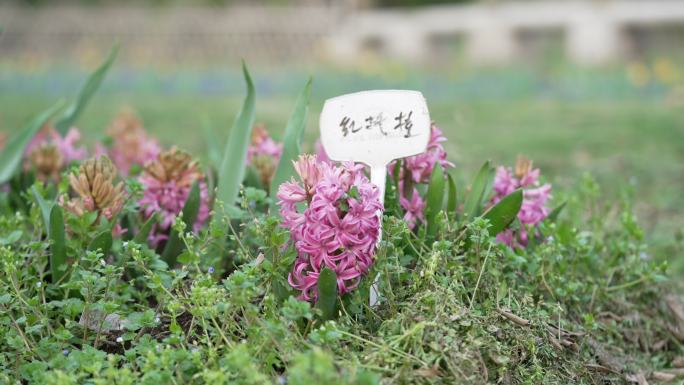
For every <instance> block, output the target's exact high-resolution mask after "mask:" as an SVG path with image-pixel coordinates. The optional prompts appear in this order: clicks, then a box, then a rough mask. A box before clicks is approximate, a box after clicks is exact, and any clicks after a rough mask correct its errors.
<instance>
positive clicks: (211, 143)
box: [202, 115, 223, 170]
mask: <svg viewBox="0 0 684 385" xmlns="http://www.w3.org/2000/svg"><path fill="white" fill-rule="evenodd" d="M211 126H212V125H211V120H210V119H209V118H208V117H207V116H206V115H205V116H203V117H202V128H203V129H204V141H205V143H206V144H207V157H208V158H209V163H210V164H211V166H212V167H213V168H214V170H218V169H219V167H221V161H222V160H223V155H222V154H221V145H220V144H219V141H218V140H216V134H214V131H213V129H212V127H211Z"/></svg>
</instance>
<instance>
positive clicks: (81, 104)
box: [55, 45, 119, 135]
mask: <svg viewBox="0 0 684 385" xmlns="http://www.w3.org/2000/svg"><path fill="white" fill-rule="evenodd" d="M118 52H119V46H118V45H115V46H114V47H112V50H111V51H109V56H107V60H105V61H104V63H102V64H101V65H100V67H98V68H97V69H96V70H95V72H93V73H92V74H91V75H90V76H89V77H88V80H87V81H86V83H85V84H84V85H83V88H81V91H80V92H79V93H78V97H77V98H76V100H75V101H74V102H73V103H72V104H71V105H70V106H69V107H68V108H67V109H66V110H65V111H64V113H63V114H62V117H60V118H59V119H58V120H57V122H55V128H56V129H57V132H59V133H60V134H62V135H64V134H66V132H67V131H68V130H69V128H71V127H72V126H73V125H74V123H76V120H77V119H78V117H79V116H80V115H81V113H82V112H83V110H84V109H85V107H86V106H87V105H88V102H89V101H90V99H91V98H92V97H93V95H94V94H95V91H97V89H98V88H99V87H100V84H102V80H104V77H105V75H106V74H107V71H109V67H111V66H112V63H113V62H114V59H115V58H116V55H117V53H118Z"/></svg>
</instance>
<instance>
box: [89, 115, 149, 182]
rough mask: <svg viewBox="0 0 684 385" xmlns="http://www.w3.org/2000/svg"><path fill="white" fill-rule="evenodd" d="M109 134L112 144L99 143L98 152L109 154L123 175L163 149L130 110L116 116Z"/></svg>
mask: <svg viewBox="0 0 684 385" xmlns="http://www.w3.org/2000/svg"><path fill="white" fill-rule="evenodd" d="M107 134H108V135H109V136H110V137H111V140H112V143H111V146H110V147H109V148H107V147H104V146H102V145H98V146H97V147H96V152H97V153H100V154H107V155H109V157H111V159H112V161H113V162H114V164H115V165H116V167H117V168H118V169H119V171H120V172H121V174H122V175H128V173H129V172H130V170H131V167H132V166H133V165H138V166H143V165H145V164H146V163H147V162H149V161H152V160H154V159H155V158H156V157H157V155H158V154H159V153H160V152H161V150H162V147H161V146H160V145H159V142H158V141H157V139H155V138H154V137H152V136H150V135H149V134H148V133H147V131H145V128H144V127H143V124H142V121H141V120H140V119H139V118H138V117H137V116H136V115H135V114H134V113H133V112H131V111H128V110H124V111H122V112H120V113H119V115H117V116H116V118H114V120H113V121H112V123H111V124H110V125H109V127H108V128H107Z"/></svg>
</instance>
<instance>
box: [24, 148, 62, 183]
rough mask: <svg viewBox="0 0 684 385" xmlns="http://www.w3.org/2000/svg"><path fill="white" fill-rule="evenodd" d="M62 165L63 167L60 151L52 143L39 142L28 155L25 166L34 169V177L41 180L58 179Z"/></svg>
mask: <svg viewBox="0 0 684 385" xmlns="http://www.w3.org/2000/svg"><path fill="white" fill-rule="evenodd" d="M62 167H64V157H63V156H62V152H61V151H59V148H57V146H56V145H54V144H52V143H43V144H40V145H39V146H37V147H36V148H35V149H33V151H31V153H30V154H29V156H28V164H27V168H29V169H32V170H35V172H36V178H38V180H40V181H43V182H46V181H48V180H53V181H55V182H56V181H58V180H59V172H60V171H61V170H62Z"/></svg>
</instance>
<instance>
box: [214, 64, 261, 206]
mask: <svg viewBox="0 0 684 385" xmlns="http://www.w3.org/2000/svg"><path fill="white" fill-rule="evenodd" d="M242 72H243V74H244V76H245V82H246V83H247V96H246V97H245V101H244V103H243V105H242V109H241V110H240V113H239V114H238V116H237V117H236V118H235V122H234V123H233V128H232V129H231V130H230V133H229V135H228V142H227V143H226V147H225V150H224V152H223V161H222V162H221V168H220V169H219V173H218V191H217V193H216V200H218V201H221V202H222V203H223V206H222V207H223V208H224V210H226V214H227V213H228V212H229V210H230V209H229V208H232V207H233V206H234V205H235V202H236V200H237V197H238V194H239V192H240V183H242V180H243V179H244V177H245V161H246V160H247V148H248V147H249V142H250V139H251V136H252V126H253V125H254V99H255V96H254V83H253V82H252V78H251V76H250V75H249V71H248V70H247V65H246V64H245V63H244V62H243V63H242Z"/></svg>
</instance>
